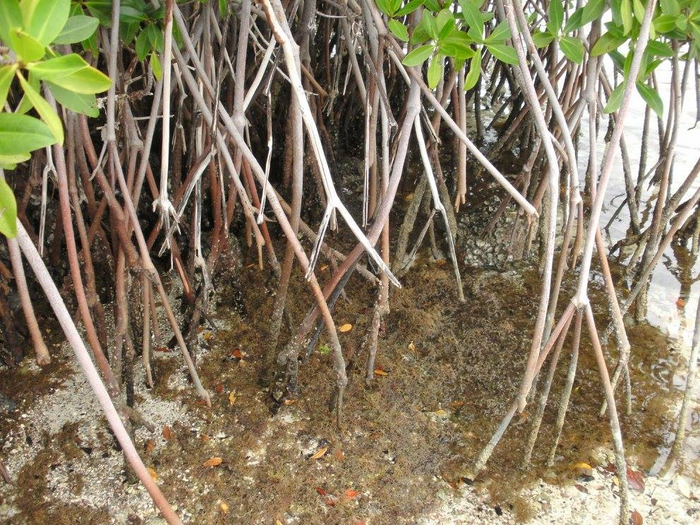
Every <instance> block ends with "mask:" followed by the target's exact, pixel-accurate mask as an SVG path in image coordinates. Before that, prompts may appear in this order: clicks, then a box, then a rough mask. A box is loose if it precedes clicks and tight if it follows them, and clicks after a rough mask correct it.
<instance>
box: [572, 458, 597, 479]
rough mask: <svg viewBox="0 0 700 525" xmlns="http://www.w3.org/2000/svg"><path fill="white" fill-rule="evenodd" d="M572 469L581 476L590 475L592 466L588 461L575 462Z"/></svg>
mask: <svg viewBox="0 0 700 525" xmlns="http://www.w3.org/2000/svg"><path fill="white" fill-rule="evenodd" d="M572 469H573V470H574V472H576V474H579V475H582V476H592V475H593V467H591V466H590V465H589V464H588V463H584V462H583V461H581V462H579V463H576V464H575V465H574V466H573V467H572Z"/></svg>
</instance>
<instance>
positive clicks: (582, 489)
mask: <svg viewBox="0 0 700 525" xmlns="http://www.w3.org/2000/svg"><path fill="white" fill-rule="evenodd" d="M574 487H576V488H577V489H578V490H579V491H581V492H583V493H584V494H588V489H587V488H586V487H584V486H583V485H581V484H580V483H576V484H575V485H574Z"/></svg>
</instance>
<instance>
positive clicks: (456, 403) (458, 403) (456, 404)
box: [450, 401, 464, 408]
mask: <svg viewBox="0 0 700 525" xmlns="http://www.w3.org/2000/svg"><path fill="white" fill-rule="evenodd" d="M450 406H451V407H452V408H459V407H463V406H464V401H453V402H452V403H450Z"/></svg>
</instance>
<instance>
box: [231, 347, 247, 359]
mask: <svg viewBox="0 0 700 525" xmlns="http://www.w3.org/2000/svg"><path fill="white" fill-rule="evenodd" d="M231 355H232V356H233V357H235V358H236V359H243V358H244V357H245V355H246V354H245V352H242V351H241V349H240V348H236V349H235V350H234V351H233V352H231Z"/></svg>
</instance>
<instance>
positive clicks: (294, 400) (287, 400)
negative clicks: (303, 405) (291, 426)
mask: <svg viewBox="0 0 700 525" xmlns="http://www.w3.org/2000/svg"><path fill="white" fill-rule="evenodd" d="M296 402H297V400H296V399H285V400H284V404H285V406H289V405H293V404H294V403H296Z"/></svg>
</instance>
